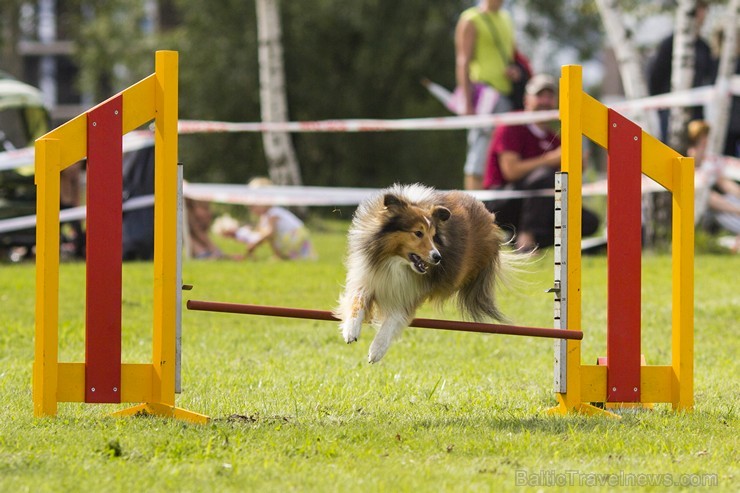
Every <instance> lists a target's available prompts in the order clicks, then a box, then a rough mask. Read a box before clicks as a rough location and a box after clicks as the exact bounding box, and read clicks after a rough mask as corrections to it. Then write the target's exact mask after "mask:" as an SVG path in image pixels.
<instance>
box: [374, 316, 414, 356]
mask: <svg viewBox="0 0 740 493" xmlns="http://www.w3.org/2000/svg"><path fill="white" fill-rule="evenodd" d="M410 321H411V320H410V319H409V318H408V317H406V316H402V315H390V316H388V317H387V318H386V319H385V320H383V323H382V324H381V326H380V329H378V333H377V334H376V335H375V339H373V342H372V344H370V352H369V353H368V355H367V360H368V362H369V363H377V362H378V361H380V360H381V358H382V357H383V356H385V353H387V352H388V348H389V347H390V346H391V342H393V338H394V337H395V336H396V335H397V334H398V333H399V332H401V330H402V329H403V328H404V327H406V326H407V325H408V324H409V322H410Z"/></svg>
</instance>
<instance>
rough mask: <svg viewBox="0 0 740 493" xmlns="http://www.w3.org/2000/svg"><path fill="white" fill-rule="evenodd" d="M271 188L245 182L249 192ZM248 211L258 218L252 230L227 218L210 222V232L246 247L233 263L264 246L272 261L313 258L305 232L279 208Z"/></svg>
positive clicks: (257, 180) (265, 181) (264, 180)
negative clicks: (269, 252) (261, 188)
mask: <svg viewBox="0 0 740 493" xmlns="http://www.w3.org/2000/svg"><path fill="white" fill-rule="evenodd" d="M271 184H272V183H271V182H270V180H268V179H267V178H255V179H253V180H252V181H250V182H249V186H250V187H253V188H254V187H263V186H269V185H271ZM249 210H250V212H252V214H254V215H256V216H257V217H258V221H257V225H256V226H255V227H254V228H252V227H250V226H247V225H244V226H241V227H240V226H239V224H238V223H237V222H236V220H235V219H233V218H231V217H228V216H224V217H220V218H218V219H217V220H216V222H214V232H216V233H218V234H220V235H222V236H226V237H230V238H234V239H236V240H237V241H240V242H242V243H245V244H246V245H247V251H246V254H245V255H237V256H235V257H233V258H234V259H237V260H241V259H244V258H249V257H252V255H253V254H254V251H255V250H256V249H257V248H258V247H259V246H260V245H263V244H265V243H267V244H269V245H270V247H271V248H272V252H273V253H274V254H275V256H276V257H278V258H280V259H283V260H300V259H315V258H316V254H315V253H314V249H313V245H312V243H311V238H310V235H309V233H308V229H307V228H306V226H305V225H304V224H303V221H301V220H300V219H299V218H298V217H297V216H296V215H295V214H293V213H292V212H290V211H289V210H288V209H285V208H283V207H277V206H269V205H250V206H249Z"/></svg>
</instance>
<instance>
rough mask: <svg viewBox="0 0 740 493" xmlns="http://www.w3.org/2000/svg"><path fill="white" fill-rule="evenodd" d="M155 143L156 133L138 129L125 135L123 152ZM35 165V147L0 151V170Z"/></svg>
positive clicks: (136, 149)
mask: <svg viewBox="0 0 740 493" xmlns="http://www.w3.org/2000/svg"><path fill="white" fill-rule="evenodd" d="M153 145H154V133H152V132H150V131H148V130H136V131H134V132H129V133H127V134H125V135H124V136H123V152H133V151H138V150H140V149H144V148H145V147H151V146H153ZM33 165H34V148H33V147H24V148H23V149H14V150H12V151H6V152H0V171H5V170H8V169H19V168H23V167H26V166H29V167H32V166H33Z"/></svg>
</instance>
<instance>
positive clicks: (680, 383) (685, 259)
mask: <svg viewBox="0 0 740 493" xmlns="http://www.w3.org/2000/svg"><path fill="white" fill-rule="evenodd" d="M674 162H675V166H676V167H677V168H678V169H675V171H674V173H673V176H674V177H675V181H674V187H673V257H672V261H673V296H672V306H673V315H672V323H673V333H672V366H673V374H674V377H673V382H672V385H671V401H672V404H673V409H681V410H685V409H691V408H692V407H693V406H694V159H693V158H687V157H680V158H677V159H676V160H675V161H674Z"/></svg>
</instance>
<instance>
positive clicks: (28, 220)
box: [0, 195, 154, 233]
mask: <svg viewBox="0 0 740 493" xmlns="http://www.w3.org/2000/svg"><path fill="white" fill-rule="evenodd" d="M153 205H154V195H142V196H140V197H134V198H131V199H128V200H127V201H126V202H124V203H123V211H124V212H126V211H132V210H135V209H143V208H145V207H152V206H153ZM86 216H87V207H86V206H84V205H81V206H79V207H71V208H69V209H64V210H61V211H59V222H60V223H66V222H70V221H79V220H82V219H85V217H86ZM35 227H36V216H35V215H32V216H21V217H14V218H12V219H4V220H2V221H0V233H8V232H11V231H19V230H22V229H29V228H35Z"/></svg>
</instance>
